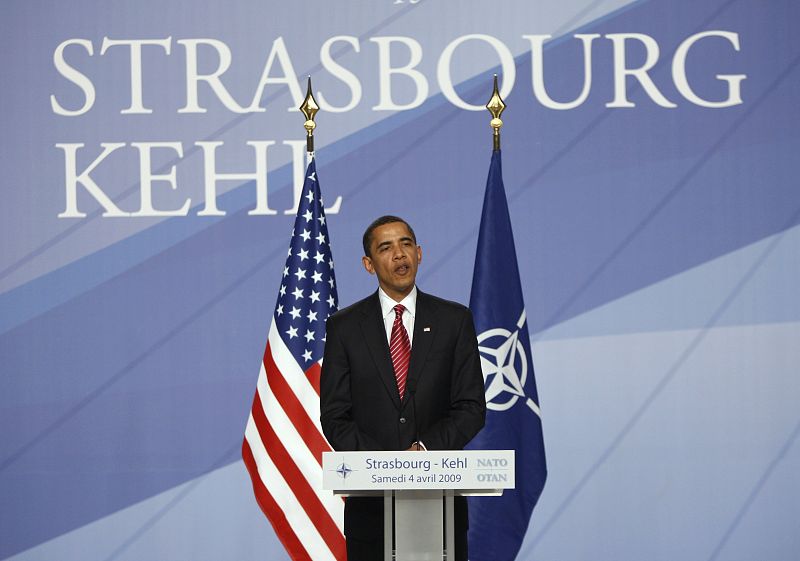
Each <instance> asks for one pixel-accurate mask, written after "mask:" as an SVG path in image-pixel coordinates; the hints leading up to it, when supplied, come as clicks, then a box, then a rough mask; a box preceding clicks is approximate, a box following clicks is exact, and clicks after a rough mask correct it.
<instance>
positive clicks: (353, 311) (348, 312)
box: [328, 292, 378, 323]
mask: <svg viewBox="0 0 800 561" xmlns="http://www.w3.org/2000/svg"><path fill="white" fill-rule="evenodd" d="M377 297H378V296H377V292H373V293H372V294H370V295H369V296H367V297H366V298H363V299H361V300H359V301H358V302H355V303H353V304H350V305H349V306H347V307H346V308H342V309H341V310H339V311H337V312H334V313H333V314H331V316H330V317H329V318H328V321H329V322H333V323H340V322H347V321H350V320H352V319H360V318H361V317H363V316H364V315H365V314H367V312H368V311H369V309H370V307H371V306H375V301H376V299H377Z"/></svg>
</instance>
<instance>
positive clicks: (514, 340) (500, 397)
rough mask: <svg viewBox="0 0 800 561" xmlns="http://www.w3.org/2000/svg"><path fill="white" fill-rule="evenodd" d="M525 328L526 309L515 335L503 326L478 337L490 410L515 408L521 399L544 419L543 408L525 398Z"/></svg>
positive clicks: (526, 368) (526, 366) (487, 405)
mask: <svg viewBox="0 0 800 561" xmlns="http://www.w3.org/2000/svg"><path fill="white" fill-rule="evenodd" d="M523 325H525V310H522V315H520V316H519V320H518V321H517V330H516V331H514V332H513V333H512V332H510V331H508V330H507V329H503V328H502V327H496V328H494V329H488V330H486V331H484V332H483V333H481V334H480V335H478V350H479V351H480V353H481V370H482V371H483V382H484V384H485V386H486V407H487V408H489V409H491V410H493V411H506V410H508V409H511V407H513V406H514V404H515V403H516V402H517V400H519V399H523V400H525V404H526V405H527V406H528V407H529V408H530V409H531V411H533V412H534V413H536V415H537V416H539V417H541V413H540V412H539V406H538V405H537V404H536V402H535V401H533V400H532V399H531V398H529V397H528V396H527V395H525V380H527V378H528V359H527V357H526V355H525V348H524V347H523V346H522V342H521V341H520V340H519V330H520V329H521V328H522V326H523Z"/></svg>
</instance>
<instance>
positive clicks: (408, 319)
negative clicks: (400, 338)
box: [378, 286, 417, 347]
mask: <svg viewBox="0 0 800 561" xmlns="http://www.w3.org/2000/svg"><path fill="white" fill-rule="evenodd" d="M378 298H379V300H380V301H381V314H383V325H384V327H385V328H386V342H387V343H389V344H391V340H392V326H393V325H394V316H395V313H394V307H395V306H396V305H397V304H402V305H403V306H405V308H406V310H405V311H404V312H403V325H404V326H405V328H406V331H407V332H408V342H409V343H410V344H411V345H412V347H413V345H414V316H415V315H416V313H417V287H416V286H415V287H414V288H412V289H411V292H409V293H408V296H406V297H405V298H403V299H402V300H401V301H400V302H395V301H394V300H392V299H391V298H390V297H389V295H388V294H386V293H385V292H384V291H383V289H382V288H378Z"/></svg>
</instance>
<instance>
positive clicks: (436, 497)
mask: <svg viewBox="0 0 800 561" xmlns="http://www.w3.org/2000/svg"><path fill="white" fill-rule="evenodd" d="M322 469H323V476H322V486H323V488H324V489H327V490H331V491H333V492H334V493H335V494H337V495H342V496H382V497H383V498H384V499H383V504H384V519H383V520H384V561H393V559H394V561H442V560H443V559H444V560H446V559H447V553H448V552H452V551H453V549H454V543H455V539H454V530H453V514H454V509H453V497H455V496H456V495H464V496H468V495H471V496H476V495H487V496H491V495H495V496H499V495H501V494H502V493H503V489H513V488H514V450H469V451H467V450H463V451H457V450H437V451H429V452H325V453H324V454H323V455H322ZM392 499H394V517H392ZM442 503H444V509H443V507H442ZM443 514H444V516H443ZM443 535H444V540H443V538H442V536H443ZM392 537H394V543H395V552H394V556H393V553H392ZM450 559H452V556H451V557H450Z"/></svg>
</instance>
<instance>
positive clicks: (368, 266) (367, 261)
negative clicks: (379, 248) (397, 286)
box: [361, 255, 375, 275]
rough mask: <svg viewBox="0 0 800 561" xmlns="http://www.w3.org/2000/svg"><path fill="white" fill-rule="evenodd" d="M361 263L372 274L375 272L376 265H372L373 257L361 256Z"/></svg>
mask: <svg viewBox="0 0 800 561" xmlns="http://www.w3.org/2000/svg"><path fill="white" fill-rule="evenodd" d="M361 263H362V264H363V265H364V268H365V269H366V270H367V272H368V273H369V274H370V275H374V274H375V267H374V266H373V265H372V259H370V258H369V257H367V256H366V255H365V256H364V257H362V258H361Z"/></svg>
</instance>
